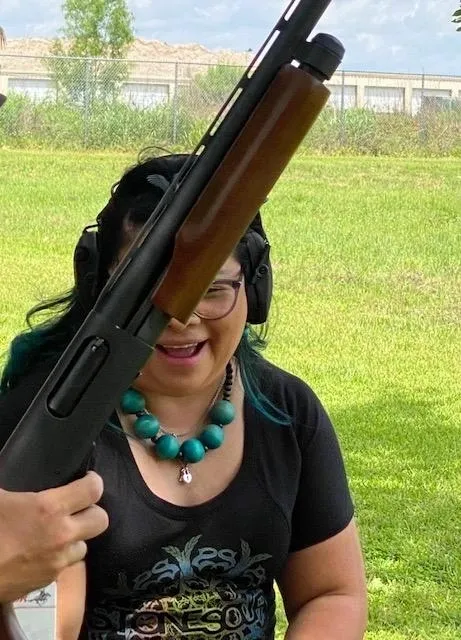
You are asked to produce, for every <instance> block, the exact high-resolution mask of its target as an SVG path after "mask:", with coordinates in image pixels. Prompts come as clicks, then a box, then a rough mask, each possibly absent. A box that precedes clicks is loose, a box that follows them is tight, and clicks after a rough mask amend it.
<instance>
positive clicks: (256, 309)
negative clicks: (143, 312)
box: [74, 174, 272, 324]
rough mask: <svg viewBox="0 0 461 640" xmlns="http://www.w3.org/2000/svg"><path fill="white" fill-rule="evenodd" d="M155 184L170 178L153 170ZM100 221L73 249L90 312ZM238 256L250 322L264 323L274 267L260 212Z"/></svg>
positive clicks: (80, 287) (79, 289)
mask: <svg viewBox="0 0 461 640" xmlns="http://www.w3.org/2000/svg"><path fill="white" fill-rule="evenodd" d="M147 181H148V182H150V183H151V184H152V185H154V186H156V187H159V188H161V189H162V190H164V191H166V189H167V188H168V186H169V182H168V180H167V179H166V178H165V177H164V176H161V175H157V174H154V175H152V176H148V177H147ZM99 243H100V230H99V223H98V224H94V225H90V226H87V227H85V228H84V229H83V231H82V234H81V236H80V239H79V241H78V243H77V246H76V247H75V251H74V277H75V287H76V293H77V299H78V301H79V302H80V304H81V305H82V307H83V309H85V311H86V312H89V311H90V309H91V308H92V306H93V304H94V303H95V301H96V298H97V295H98V293H99V291H98V289H99V288H100V287H99V272H100V250H101V248H100V246H99ZM238 252H239V259H240V260H241V262H242V268H243V274H244V277H245V292H246V296H247V301H248V315H247V322H249V323H250V324H262V323H263V322H265V321H266V320H267V316H268V313H269V308H270V304H271V299H272V268H271V264H270V259H269V252H270V244H269V242H268V240H267V237H266V234H265V233H264V229H263V227H262V223H261V216H260V214H259V212H258V214H257V215H256V217H255V219H254V221H253V222H252V224H251V226H250V229H249V230H248V231H247V233H246V234H245V236H244V237H243V238H242V240H241V241H240V243H239V245H238Z"/></svg>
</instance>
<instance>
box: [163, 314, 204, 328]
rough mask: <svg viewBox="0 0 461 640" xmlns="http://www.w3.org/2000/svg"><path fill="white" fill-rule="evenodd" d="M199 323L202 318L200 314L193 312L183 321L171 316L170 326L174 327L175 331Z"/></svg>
mask: <svg viewBox="0 0 461 640" xmlns="http://www.w3.org/2000/svg"><path fill="white" fill-rule="evenodd" d="M197 324H200V318H199V316H198V315H196V314H195V313H193V314H192V315H191V316H190V318H189V319H188V320H187V321H186V322H181V321H180V320H176V318H171V320H170V322H169V323H168V327H169V328H170V329H173V331H184V329H186V328H187V327H188V326H190V325H197Z"/></svg>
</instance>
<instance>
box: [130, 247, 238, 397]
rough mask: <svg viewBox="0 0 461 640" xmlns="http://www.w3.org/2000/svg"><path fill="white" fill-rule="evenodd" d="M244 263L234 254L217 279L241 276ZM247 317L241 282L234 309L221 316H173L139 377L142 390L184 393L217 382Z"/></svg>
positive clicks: (169, 393)
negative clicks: (182, 318) (186, 318)
mask: <svg viewBox="0 0 461 640" xmlns="http://www.w3.org/2000/svg"><path fill="white" fill-rule="evenodd" d="M240 275H241V267H240V264H239V263H238V262H237V260H236V259H235V258H234V257H230V258H228V259H227V260H226V262H225V263H224V264H223V266H222V268H221V269H220V271H219V273H218V274H217V275H216V280H238V279H239V278H240ZM246 318H247V299H246V295H245V288H244V286H243V283H242V286H240V288H239V290H238V294H237V298H236V303H235V306H234V308H233V309H232V311H231V312H230V313H229V314H228V315H226V316H225V317H224V318H220V319H218V320H208V319H203V318H200V317H199V316H197V315H196V314H193V315H192V317H191V318H190V320H189V322H188V323H187V324H185V325H184V324H182V323H181V322H179V321H178V320H175V319H172V320H171V321H170V323H169V324H168V327H167V328H166V329H165V331H164V332H163V333H162V335H161V336H160V338H159V340H158V343H157V345H156V347H155V349H154V353H153V355H152V357H151V358H150V359H149V360H148V362H147V363H146V365H145V366H144V368H143V369H142V372H141V373H142V375H141V376H140V377H138V378H137V379H136V384H135V386H136V388H137V389H139V391H141V392H143V391H144V392H146V393H147V392H150V393H158V394H161V395H169V396H181V395H189V394H193V393H196V392H198V391H200V390H204V389H206V388H207V387H210V386H215V385H216V383H217V382H218V381H219V380H220V379H221V377H222V376H223V374H224V370H225V368H226V364H227V363H228V362H229V360H230V359H231V358H232V356H233V354H234V352H235V350H236V348H237V345H238V343H239V342H240V339H241V337H242V333H243V330H244V328H245V322H246Z"/></svg>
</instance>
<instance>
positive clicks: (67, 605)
mask: <svg viewBox="0 0 461 640" xmlns="http://www.w3.org/2000/svg"><path fill="white" fill-rule="evenodd" d="M85 597H86V568H85V563H84V562H79V563H78V564H75V565H73V566H72V567H69V568H68V569H64V571H62V572H61V573H60V574H59V576H58V579H57V606H56V640H77V639H78V636H79V633H80V629H81V626H82V622H83V616H84V613H85Z"/></svg>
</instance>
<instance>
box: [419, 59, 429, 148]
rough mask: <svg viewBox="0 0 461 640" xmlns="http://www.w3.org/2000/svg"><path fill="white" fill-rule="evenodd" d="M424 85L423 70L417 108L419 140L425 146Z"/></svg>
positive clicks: (426, 133)
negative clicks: (419, 101) (419, 100)
mask: <svg viewBox="0 0 461 640" xmlns="http://www.w3.org/2000/svg"><path fill="white" fill-rule="evenodd" d="M425 85H426V74H425V72H424V70H423V73H422V75H421V106H420V108H419V122H420V129H419V140H420V143H421V145H422V146H423V147H427V144H428V130H427V120H426V109H425V106H424V89H425Z"/></svg>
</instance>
